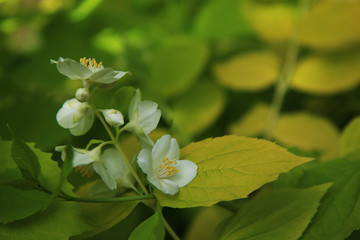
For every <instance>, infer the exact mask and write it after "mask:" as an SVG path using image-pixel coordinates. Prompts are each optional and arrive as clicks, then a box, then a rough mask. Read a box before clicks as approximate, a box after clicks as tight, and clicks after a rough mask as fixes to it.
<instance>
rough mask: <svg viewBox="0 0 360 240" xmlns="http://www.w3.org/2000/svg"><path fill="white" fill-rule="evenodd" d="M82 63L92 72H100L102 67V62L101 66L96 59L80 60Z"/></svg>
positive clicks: (84, 58)
mask: <svg viewBox="0 0 360 240" xmlns="http://www.w3.org/2000/svg"><path fill="white" fill-rule="evenodd" d="M80 63H81V64H82V65H84V66H85V67H87V68H89V69H90V70H99V69H100V68H101V67H102V64H103V63H102V62H100V63H99V64H98V63H97V62H96V60H95V58H93V59H91V58H88V59H87V58H86V57H83V58H80Z"/></svg>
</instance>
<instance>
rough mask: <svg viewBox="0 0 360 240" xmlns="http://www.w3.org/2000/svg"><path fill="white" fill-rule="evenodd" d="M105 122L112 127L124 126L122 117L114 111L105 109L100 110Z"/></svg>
mask: <svg viewBox="0 0 360 240" xmlns="http://www.w3.org/2000/svg"><path fill="white" fill-rule="evenodd" d="M102 113H103V115H104V117H105V120H106V122H107V123H108V124H109V125H110V126H113V127H119V126H121V125H123V124H124V117H123V115H122V114H121V112H119V111H118V110H116V109H105V110H102Z"/></svg>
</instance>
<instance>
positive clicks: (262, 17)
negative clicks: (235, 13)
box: [241, 0, 296, 42]
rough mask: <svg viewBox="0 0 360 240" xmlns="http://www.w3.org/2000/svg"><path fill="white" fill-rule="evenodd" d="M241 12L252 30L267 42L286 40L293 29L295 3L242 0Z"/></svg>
mask: <svg viewBox="0 0 360 240" xmlns="http://www.w3.org/2000/svg"><path fill="white" fill-rule="evenodd" d="M241 2H242V4H243V8H242V12H241V14H243V15H244V16H245V18H246V20H247V21H248V22H249V24H250V26H251V27H252V28H253V29H254V31H255V32H256V33H257V34H258V35H259V36H260V37H262V38H263V39H264V40H266V41H269V42H284V41H286V40H288V39H289V38H290V37H291V36H292V35H293V32H294V29H295V15H296V12H295V10H296V5H294V6H292V5H287V4H284V2H275V3H272V2H270V3H268V2H263V1H252V0H244V1H241Z"/></svg>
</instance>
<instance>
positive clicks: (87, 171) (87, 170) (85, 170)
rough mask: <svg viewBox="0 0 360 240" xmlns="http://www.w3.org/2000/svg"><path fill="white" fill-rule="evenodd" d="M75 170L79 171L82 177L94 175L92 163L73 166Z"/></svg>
mask: <svg viewBox="0 0 360 240" xmlns="http://www.w3.org/2000/svg"><path fill="white" fill-rule="evenodd" d="M75 171H77V172H80V174H81V176H83V177H88V178H91V177H92V176H93V175H94V169H93V167H92V164H87V165H82V166H78V167H76V168H75Z"/></svg>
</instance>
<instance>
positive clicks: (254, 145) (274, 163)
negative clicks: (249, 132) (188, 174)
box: [154, 136, 310, 208]
mask: <svg viewBox="0 0 360 240" xmlns="http://www.w3.org/2000/svg"><path fill="white" fill-rule="evenodd" d="M181 159H187V160H191V161H193V162H194V163H196V164H197V165H198V174H197V176H196V177H195V178H194V180H193V181H192V182H191V183H189V184H188V185H187V186H185V187H183V188H180V192H179V193H178V194H176V195H174V196H170V195H166V194H163V193H162V192H160V191H158V190H155V192H154V194H155V195H156V197H157V198H158V200H159V203H160V204H161V205H162V206H169V207H175V208H184V207H196V206H211V205H213V204H215V203H217V202H219V201H229V200H233V199H238V198H245V197H247V196H248V194H250V193H251V192H253V191H255V190H256V189H258V188H260V187H261V186H262V185H264V184H265V183H268V182H271V181H273V180H275V179H276V178H277V177H278V175H279V174H280V173H282V172H287V171H288V170H290V169H292V168H293V167H295V166H297V165H300V164H302V163H305V162H307V161H310V159H309V158H303V157H298V156H295V155H293V154H291V153H289V152H287V151H286V150H285V149H283V148H281V147H279V146H277V145H276V144H274V143H272V142H269V141H265V140H261V139H254V138H247V137H239V136H224V137H218V138H214V139H206V140H203V141H200V142H197V143H192V144H190V145H188V146H186V147H185V148H183V149H182V150H181Z"/></svg>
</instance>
